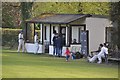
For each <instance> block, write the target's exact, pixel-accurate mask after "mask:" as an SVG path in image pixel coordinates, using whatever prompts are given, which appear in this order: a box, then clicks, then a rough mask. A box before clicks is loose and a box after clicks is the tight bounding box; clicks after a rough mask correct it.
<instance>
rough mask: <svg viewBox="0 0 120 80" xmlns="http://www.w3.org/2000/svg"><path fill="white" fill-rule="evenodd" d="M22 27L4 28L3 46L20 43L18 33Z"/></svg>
mask: <svg viewBox="0 0 120 80" xmlns="http://www.w3.org/2000/svg"><path fill="white" fill-rule="evenodd" d="M20 30H21V29H8V28H2V46H7V47H11V46H13V45H14V44H17V43H18V34H19V32H20Z"/></svg>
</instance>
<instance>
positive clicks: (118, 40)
mask: <svg viewBox="0 0 120 80" xmlns="http://www.w3.org/2000/svg"><path fill="white" fill-rule="evenodd" d="M110 16H111V20H112V21H113V22H116V23H117V24H118V26H117V28H116V30H115V31H114V33H115V35H117V37H116V36H114V35H113V36H112V37H113V39H114V40H113V43H114V44H115V45H118V48H119V49H120V2H112V3H111V9H110Z"/></svg>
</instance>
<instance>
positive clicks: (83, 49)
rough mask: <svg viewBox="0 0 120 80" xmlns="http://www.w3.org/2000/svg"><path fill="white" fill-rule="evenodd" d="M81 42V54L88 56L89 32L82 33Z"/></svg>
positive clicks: (82, 31)
mask: <svg viewBox="0 0 120 80" xmlns="http://www.w3.org/2000/svg"><path fill="white" fill-rule="evenodd" d="M80 42H81V53H83V54H84V55H86V56H87V55H88V52H89V47H88V46H89V43H88V31H86V30H81V31H80Z"/></svg>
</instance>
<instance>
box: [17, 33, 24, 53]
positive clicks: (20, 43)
mask: <svg viewBox="0 0 120 80" xmlns="http://www.w3.org/2000/svg"><path fill="white" fill-rule="evenodd" d="M18 40H19V41H18V42H19V45H18V50H17V52H20V48H21V47H22V52H24V47H25V46H24V38H23V31H21V32H20V33H19V35H18Z"/></svg>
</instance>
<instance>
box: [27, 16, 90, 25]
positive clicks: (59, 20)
mask: <svg viewBox="0 0 120 80" xmlns="http://www.w3.org/2000/svg"><path fill="white" fill-rule="evenodd" d="M89 16H90V15H89V14H43V15H41V16H37V17H34V18H32V19H30V20H26V22H32V23H53V24H54V23H55V24H67V23H70V22H72V21H75V20H78V19H81V18H84V17H89Z"/></svg>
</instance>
